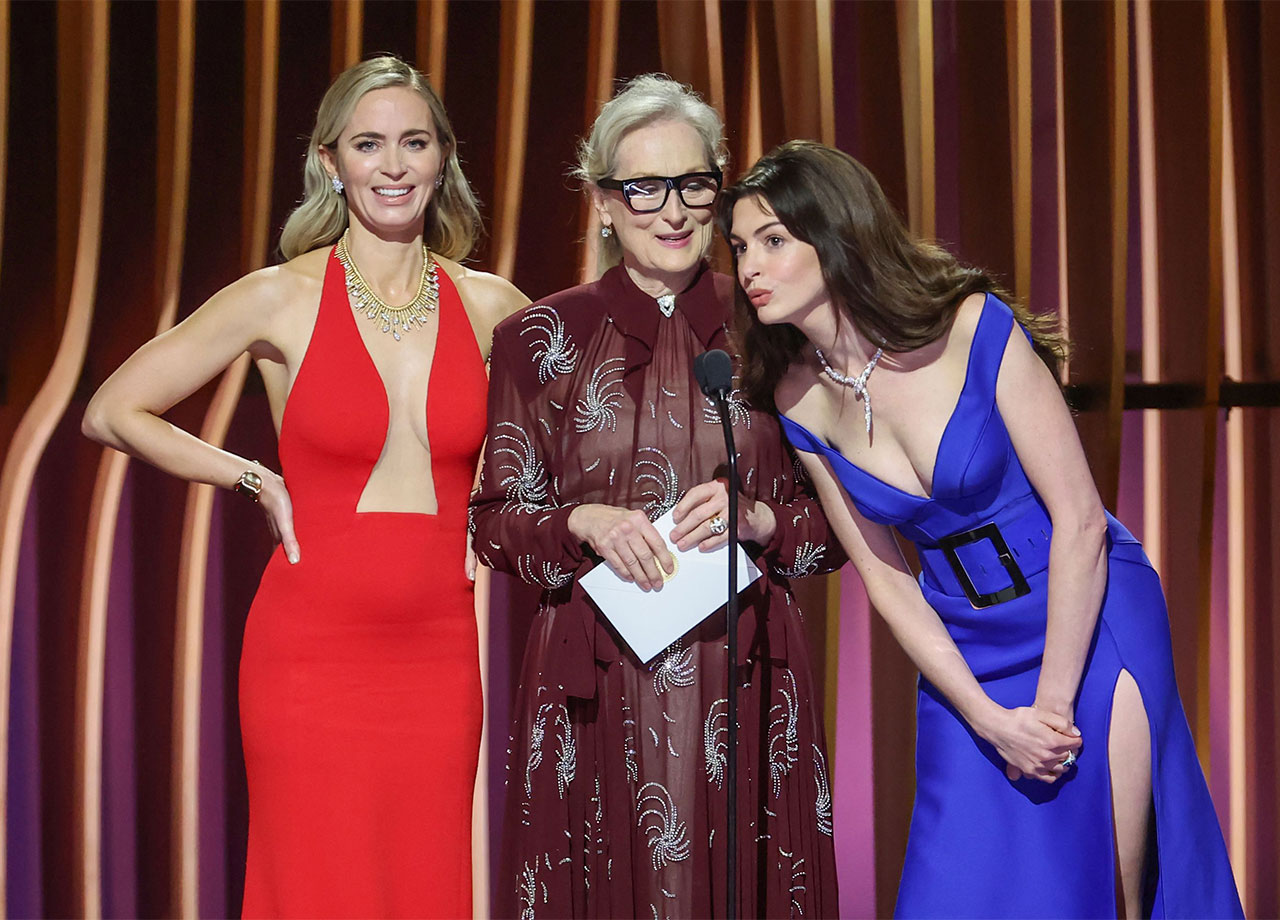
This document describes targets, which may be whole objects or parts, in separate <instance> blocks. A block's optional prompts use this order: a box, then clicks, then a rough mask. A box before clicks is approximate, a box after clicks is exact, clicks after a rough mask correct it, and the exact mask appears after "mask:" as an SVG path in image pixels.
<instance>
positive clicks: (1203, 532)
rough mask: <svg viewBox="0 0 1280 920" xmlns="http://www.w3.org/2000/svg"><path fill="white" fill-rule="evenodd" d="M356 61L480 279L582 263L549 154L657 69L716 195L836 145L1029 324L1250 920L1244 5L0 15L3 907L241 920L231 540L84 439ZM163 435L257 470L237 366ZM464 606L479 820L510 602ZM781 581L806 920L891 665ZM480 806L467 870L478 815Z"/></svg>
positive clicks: (869, 836)
mask: <svg viewBox="0 0 1280 920" xmlns="http://www.w3.org/2000/svg"><path fill="white" fill-rule="evenodd" d="M378 51H390V52H394V53H396V54H399V55H401V56H404V57H406V58H408V59H410V60H413V61H415V62H416V63H417V64H418V66H419V67H420V68H422V69H423V70H425V71H426V72H427V73H428V74H429V75H430V76H431V78H432V80H433V82H434V83H435V85H436V86H437V88H438V89H440V90H441V91H442V95H443V98H444V100H445V103H446V106H447V107H448V109H449V113H450V117H451V118H452V120H453V123H454V127H455V129H456V132H457V135H458V137H459V139H460V142H461V148H460V150H461V155H462V159H463V162H464V165H465V169H466V172H467V175H468V177H469V178H470V180H471V182H472V183H473V185H474V186H475V188H476V190H477V192H478V193H479V196H480V198H481V199H482V201H483V202H484V211H485V215H486V220H487V236H486V239H485V241H484V243H483V245H482V246H481V248H480V250H479V251H478V252H477V253H476V262H477V264H478V265H479V266H480V267H482V268H485V269H488V270H493V271H497V272H500V273H502V274H504V275H506V276H508V277H510V278H511V279H512V280H513V281H514V282H515V283H516V284H517V285H518V286H519V287H520V288H521V289H522V290H524V291H525V292H526V293H528V294H529V295H530V296H531V297H535V298H536V297H539V296H541V295H544V294H547V293H549V292H551V291H554V290H558V289H560V288H563V287H566V286H569V285H571V284H574V283H576V282H577V281H579V280H580V279H582V278H585V277H590V276H592V274H593V272H594V266H595V258H596V253H595V251H594V248H593V244H592V241H594V240H595V239H597V235H596V233H595V232H594V231H595V229H596V228H594V227H593V226H592V223H591V221H592V220H593V219H594V218H593V216H592V214H591V213H590V210H589V209H588V208H587V207H585V205H584V202H583V198H582V196H581V195H580V194H579V193H578V191H577V190H576V189H574V188H572V187H570V184H569V183H568V182H567V180H566V178H565V174H566V170H567V168H568V165H569V163H570V162H571V161H572V159H573V156H574V144H575V141H576V139H577V138H578V137H580V136H581V135H582V133H583V132H584V130H585V129H586V127H587V126H588V125H589V124H590V121H591V119H592V118H593V117H594V114H595V112H596V110H597V108H598V106H599V105H600V103H601V102H602V101H603V100H604V99H606V98H608V97H609V95H610V94H611V93H612V90H613V87H614V85H615V81H616V80H618V79H621V78H625V77H628V76H631V75H634V74H638V73H644V72H648V71H655V70H662V71H666V72H667V73H670V74H672V75H674V76H676V77H678V78H679V79H681V80H684V81H686V82H689V83H691V84H692V85H693V86H695V87H696V88H697V89H699V90H700V91H701V92H702V93H703V94H704V95H705V96H706V97H707V98H708V100H710V101H711V102H712V103H714V104H715V105H716V106H718V107H719V108H720V109H721V111H722V112H723V113H724V115H725V117H726V123H727V125H728V128H729V141H730V149H731V152H732V157H733V163H732V166H731V171H741V170H742V169H743V168H744V167H746V166H747V165H749V164H750V163H751V162H752V161H753V160H754V159H755V158H756V157H757V156H759V155H760V154H761V153H762V152H763V151H765V150H767V149H768V148H769V147H771V146H772V145H773V144H775V143H777V142H779V141H782V140H784V139H787V138H790V137H811V138H817V139H820V140H823V141H826V142H828V143H833V144H836V145H838V146H840V147H841V148H843V149H845V150H847V151H849V152H850V153H852V154H854V155H855V156H857V157H858V158H860V159H861V160H862V161H863V162H865V163H866V164H867V165H868V166H869V167H870V168H871V169H872V170H873V171H874V172H875V174H876V175H877V176H878V177H879V178H880V180H881V182H882V183H883V185H884V187H885V189H886V191H887V192H888V194H889V196H890V198H891V199H892V200H894V201H895V202H896V204H897V205H898V207H899V208H900V209H901V211H902V213H903V214H904V215H905V216H906V217H907V219H908V221H909V223H910V224H911V226H912V227H913V228H914V229H915V230H916V231H917V232H919V233H921V234H924V235H926V236H929V237H933V238H937V239H939V240H941V241H943V242H945V243H946V244H947V245H948V246H950V247H951V248H952V249H953V250H954V251H956V252H957V253H958V254H959V255H960V256H961V257H963V258H964V259H966V260H969V261H972V262H976V263H980V264H982V265H984V266H987V267H988V268H990V269H992V270H994V271H995V272H997V273H998V274H999V275H1000V276H1001V277H1002V278H1003V279H1004V280H1005V282H1006V283H1007V286H1008V287H1009V288H1010V289H1011V290H1012V291H1014V292H1015V294H1016V295H1017V296H1018V297H1020V298H1023V299H1024V300H1025V301H1026V302H1028V303H1029V304H1030V305H1031V306H1032V307H1033V308H1034V309H1038V310H1057V311H1058V312H1059V313H1060V314H1061V315H1062V317H1063V318H1064V320H1065V322H1066V324H1067V328H1068V331H1069V334H1070V336H1071V338H1072V340H1073V342H1074V345H1075V350H1074V354H1073V357H1072V359H1071V361H1070V365H1069V368H1068V370H1067V376H1066V380H1065V381H1064V382H1065V383H1066V384H1067V385H1068V392H1069V394H1070V397H1071V399H1072V400H1073V402H1074V404H1075V405H1076V406H1077V408H1078V413H1077V420H1078V425H1079V430H1080V433H1081V435H1082V437H1083V439H1084V442H1085V445H1086V449H1087V451H1088V454H1089V457H1090V460H1091V462H1092V465H1093V470H1094V474H1095V476H1096V479H1097V483H1098V486H1099V488H1100V490H1101V492H1102V495H1103V497H1104V500H1105V501H1106V503H1107V504H1108V506H1109V507H1111V508H1113V509H1115V510H1116V511H1117V512H1118V514H1119V516H1120V517H1121V518H1122V519H1123V520H1125V521H1126V522H1127V523H1128V525H1129V526H1130V527H1131V528H1132V529H1133V530H1134V531H1135V533H1137V534H1138V535H1139V536H1141V537H1142V539H1143V540H1144V541H1145V543H1146V546H1147V550H1148V553H1149V554H1150V556H1151V558H1152V560H1153V561H1154V563H1155V565H1156V567H1157V568H1158V569H1159V570H1160V573H1161V575H1162V576H1163V578H1164V582H1165V587H1166V591H1167V592H1168V597H1169V612H1170V618H1171V621H1172V628H1173V637H1174V648H1175V657H1176V666H1177V674H1178V680H1179V683H1180V686H1181V690H1182V694H1183V700H1184V702H1185V704H1186V707H1187V714H1188V718H1189V719H1190V721H1191V723H1192V727H1193V730H1194V732H1195V736H1196V740H1197V744H1198V747H1199V751H1200V755H1201V758H1202V762H1203V764H1204V766H1205V769H1206V773H1207V775H1208V776H1209V781H1210V787H1211V789H1212V792H1213V796H1214V800H1215V803H1216V805H1217V808H1218V814H1219V817H1220V818H1221V821H1222V825H1223V828H1224V831H1225V833H1226V836H1227V841H1228V845H1229V849H1230V853H1231V858H1232V862H1233V865H1234V868H1235V872H1236V877H1237V880H1238V882H1239V884H1240V888H1241V891H1242V894H1243V895H1244V899H1245V903H1246V909H1247V911H1248V913H1249V914H1250V915H1252V916H1277V915H1280V871H1278V866H1280V850H1278V847H1277V831H1278V825H1280V815H1278V814H1277V792H1278V791H1280V789H1278V784H1280V779H1278V777H1280V771H1278V770H1277V753H1278V751H1277V727H1278V723H1280V688H1278V686H1277V679H1276V664H1277V660H1278V656H1277V649H1278V643H1280V635H1278V630H1280V589H1278V587H1277V583H1276V579H1277V574H1276V573H1278V572H1280V528H1278V525H1277V516H1276V513H1275V512H1274V511H1273V507H1274V505H1275V503H1276V501H1277V500H1278V499H1280V412H1278V411H1277V407H1278V406H1280V302H1278V300H1277V298H1278V297H1280V225H1277V223H1276V222H1275V220H1274V219H1273V220H1270V221H1269V220H1268V216H1272V217H1274V215H1277V214H1280V5H1277V4H1272V3H1265V2H1257V0H1253V2H1229V3H1228V2H1223V0H1187V2H1176V3H1175V2H1164V0H1160V2H1152V0H1130V2H1123V0H1122V2H1113V3H1085V2H1063V0H1045V2H1034V3H1033V2H1029V0H998V2H987V3H973V2H958V0H919V2H901V3H893V2H886V0H866V2H857V3H853V2H834V0H772V2H771V0H660V2H655V0H628V2H626V3H622V2H619V0H594V2H588V0H503V2H491V0H417V2H408V0H406V2H388V0H366V2H360V0H332V2H329V0H294V2H288V3H283V2H279V0H250V2H212V0H201V2H193V0H166V2H159V3H124V2H114V3H113V2H109V0H66V2H59V3H53V2H23V3H14V2H10V0H0V190H2V194H0V915H3V916H12V917H28V916H45V915H48V916H76V915H80V916H88V917H102V916H108V917H115V916H120V917H124V916H169V915H177V916H182V917H197V916H208V917H218V916H228V915H235V914H236V913H237V911H238V910H239V903H240V895H241V887H242V881H243V866H244V850H245V838H246V823H247V804H246V799H245V782H244V774H243V765H242V762H241V754H240V748H239V736H238V727H237V726H238V721H237V713H236V669H237V660H238V656H239V647H240V639H241V635H242V632H243V628H244V618H245V613H246V611H247V609H248V606H249V602H250V600H251V598H252V595H253V592H254V590H255V587H256V584H257V579H258V575H259V573H260V571H261V569H262V566H263V565H264V563H265V560H266V557H267V555H268V552H269V549H270V545H269V538H268V536H267V532H266V528H265V527H264V526H263V522H262V520H261V517H260V515H259V514H258V512H257V510H256V509H255V508H252V507H250V506H249V505H248V503H245V502H243V501H241V500H238V498H237V497H235V496H230V495H228V494H226V493H221V492H215V491H214V490H213V489H211V488H209V487H205V486H188V485H186V484H185V483H180V482H177V481H174V480H172V479H169V478H168V477H165V476H163V475H161V474H159V473H156V472H155V471H153V470H151V469H149V468H148V467H146V466H144V465H142V464H139V463H136V462H131V461H130V460H129V459H128V458H126V457H125V456H123V455H122V454H119V453H116V452H114V451H111V450H103V449H102V448H100V447H98V446H97V445H94V444H91V443H90V442H89V441H87V440H86V439H84V438H83V437H81V435H80V433H79V425H80V416H81V414H82V412H83V410H84V407H85V404H86V401H87V400H88V398H89V396H90V395H91V394H92V393H93V391H94V390H95V389H96V387H97V386H98V385H99V384H101V382H102V381H103V380H104V379H105V378H106V376H107V375H108V374H109V373H110V372H111V371H112V370H113V369H114V368H115V367H116V366H117V365H118V364H119V363H120V362H121V361H122V360H124V358H125V357H126V356H127V355H128V354H129V353H130V352H132V351H133V350H134V349H135V348H137V347H138V346H139V345H140V344H142V343H143V342H144V341H146V340H147V339H148V338H150V337H151V336H153V335H155V334H156V333H157V332H158V331H162V330H164V329H166V328H168V327H169V326H171V325H173V324H174V323H175V322H178V321H179V320H181V319H182V317H184V316H185V315H187V314H188V313H189V312H190V311H191V310H193V309H194V308H195V307H196V306H197V305H199V304H200V303H201V302H202V301H203V300H204V299H206V298H207V297H208V296H209V295H211V294H212V293H213V292H214V291H216V290H217V289H219V288H220V287H222V286H223V285H225V284H227V283H228V282H230V281H231V280H233V279H234V278H236V277H237V276H239V275H241V274H243V273H245V272H247V271H250V270H252V269H255V268H258V267H261V266H263V265H267V264H270V263H272V262H274V261H277V260H278V258H279V256H278V252H277V248H276V247H277V243H278V237H279V229H280V227H281V225H282V224H283V221H284V218H285V215H286V214H287V213H288V211H289V210H290V208H291V207H292V206H293V204H294V203H295V202H296V200H297V199H298V198H299V197H300V194H301V182H300V175H301V166H302V157H303V153H304V150H305V137H306V136H307V135H308V133H309V131H310V127H311V124H312V119H313V117H314V114H315V110H316V106H317V104H318V102H319V99H320V96H321V95H322V93H323V92H324V89H325V87H326V85H327V84H328V81H329V80H330V78H331V77H332V76H333V75H334V74H335V73H337V72H338V71H340V70H342V69H343V68H344V67H346V66H347V65H348V64H350V63H352V62H354V61H356V60H358V59H359V58H361V57H362V56H364V55H366V54H370V53H373V52H378ZM724 255H725V253H724V249H723V247H722V246H721V247H720V248H719V250H718V253H717V257H718V258H720V259H721V260H723V258H724ZM722 264H723V263H722ZM169 417H170V418H171V419H172V420H173V421H174V422H175V423H177V424H179V425H181V426H183V427H185V428H187V429H189V430H192V431H196V432H199V433H200V434H201V436H202V437H204V438H206V439H207V440H210V441H212V442H215V443H220V444H225V445H226V446H227V447H228V448H230V449H233V450H235V451H237V452H239V453H241V454H243V455H245V456H253V457H258V458H261V459H262V460H263V461H264V462H266V463H268V464H272V465H274V464H275V463H276V458H275V455H274V446H273V445H274V437H273V433H272V426H271V420H270V416H269V413H268V410H267V405H266V399H265V396H264V393H263V388H262V385H261V382H260V380H258V378H257V376H256V372H255V371H252V370H251V369H250V367H249V364H248V361H247V359H241V360H240V361H239V362H237V363H236V364H235V365H233V366H232V367H231V368H229V369H228V370H227V371H226V372H225V373H224V374H223V375H222V376H221V377H220V378H219V379H217V380H215V381H213V382H212V383H210V384H209V385H208V386H206V387H205V388H203V389H202V390H201V391H199V392H198V393H196V394H195V395H194V396H192V397H191V398H190V399H188V400H186V401H185V402H184V403H183V404H181V405H180V406H178V407H176V408H175V409H174V410H173V411H172V412H171V413H170V416H169ZM369 564H376V560H370V561H369ZM491 591H492V608H493V618H492V623H491V629H490V630H489V636H488V643H489V668H488V677H489V693H490V700H491V716H490V721H491V725H492V730H491V731H490V733H489V738H490V739H491V740H490V741H489V742H488V749H489V752H490V756H489V757H488V759H487V764H486V766H485V769H486V770H487V777H488V779H489V781H490V784H489V785H490V793H489V797H488V799H487V800H485V801H482V802H481V806H487V809H488V813H489V814H492V815H500V814H501V811H500V808H501V796H502V783H503V777H504V768H503V757H504V754H505V749H506V744H505V738H506V725H505V723H506V717H507V712H508V707H509V697H510V693H511V685H512V674H513V672H514V670H515V668H517V667H518V665H519V658H520V655H521V653H522V649H523V641H524V638H523V631H524V629H525V628H526V627H527V622H528V616H529V609H530V605H531V598H530V593H529V591H528V589H526V588H524V587H522V586H520V585H518V584H515V583H513V582H511V581H510V580H507V579H505V578H497V577H495V578H494V579H493V581H492V585H491ZM800 593H801V596H802V602H803V603H804V604H805V609H806V610H808V611H810V613H809V617H808V628H809V630H810V634H811V638H812V640H813V642H814V643H815V645H816V647H817V648H818V649H820V650H821V654H819V655H817V656H816V660H817V666H818V668H819V670H820V673H819V675H818V678H819V682H820V684H821V685H822V686H823V687H824V688H825V711H826V716H827V728H828V733H829V738H830V743H831V747H832V755H833V786H834V797H835V809H836V838H837V839H836V843H837V853H838V858H839V860H840V867H841V877H840V885H841V902H842V913H843V914H844V915H846V916H850V917H856V916H872V915H884V914H886V913H888V912H890V911H891V910H892V904H893V899H894V894H895V889H896V884H897V875H898V872H899V869H900V866H901V861H902V854H903V850H904V847H905V843H906V830H907V822H908V819H909V816H910V809H911V793H912V783H913V777H912V741H913V733H914V726H913V718H912V712H913V707H914V672H913V670H912V668H911V665H910V663H909V662H908V661H907V660H906V659H905V658H904V657H903V655H902V654H901V652H900V651H899V650H898V649H897V647H896V645H895V643H894V642H893V640H892V638H891V637H890V636H889V634H888V632H887V630H886V629H885V628H884V627H883V625H882V624H881V623H880V621H879V619H878V618H877V617H876V616H875V615H874V614H873V611H871V610H870V609H869V607H868V604H867V601H866V598H865V595H864V594H863V592H862V589H861V586H860V584H859V583H858V579H857V576H856V575H855V574H853V573H852V572H850V571H848V570H846V571H844V572H842V573H839V574H838V575H835V576H832V577H830V578H828V579H822V580H813V581H810V582H809V583H807V584H804V585H802V586H801V588H800ZM478 813H479V815H480V822H479V824H478V832H477V852H478V853H479V854H481V855H482V856H483V855H485V854H486V853H487V852H496V848H497V845H498V841H499V839H500V834H501V827H500V824H501V822H500V820H496V819H495V820H488V819H487V818H486V816H485V808H484V807H481V809H480V810H479V812H478ZM486 862H487V861H486V860H484V859H481V860H478V863H477V867H478V868H477V875H478V883H477V885H478V890H479V891H480V892H481V893H482V894H483V892H484V891H485V890H486V886H489V885H493V884H497V883H498V882H499V880H496V879H491V878H489V877H488V875H487V872H488V869H487V865H486ZM485 903H486V902H485V900H484V898H483V896H482V897H481V898H480V899H479V900H478V901H477V904H478V906H479V908H480V909H481V910H483V908H484V906H485Z"/></svg>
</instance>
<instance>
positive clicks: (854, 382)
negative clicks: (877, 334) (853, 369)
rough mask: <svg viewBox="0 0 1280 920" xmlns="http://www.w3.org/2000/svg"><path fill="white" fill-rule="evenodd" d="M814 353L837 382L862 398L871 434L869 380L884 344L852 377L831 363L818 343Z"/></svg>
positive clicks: (856, 397)
mask: <svg viewBox="0 0 1280 920" xmlns="http://www.w3.org/2000/svg"><path fill="white" fill-rule="evenodd" d="M813 350H814V353H815V354H817V356H818V360H819V361H820V362H822V371H823V373H825V374H826V375H827V376H828V377H830V378H831V379H832V380H834V381H835V382H836V383H838V384H840V385H841V386H842V387H848V388H849V389H851V390H853V396H854V398H855V399H861V400H862V412H863V416H864V417H865V418H866V420H867V434H871V394H870V393H868V392H867V380H868V379H869V378H870V377H871V372H872V371H873V370H875V369H876V364H877V362H879V360H880V356H881V355H883V354H884V346H883V345H881V346H880V347H879V348H877V349H876V353H875V354H874V355H872V356H871V360H870V361H868V362H867V366H866V367H864V368H863V369H862V373H861V374H859V375H858V376H857V377H850V376H849V375H847V374H842V373H840V372H839V371H838V370H836V369H835V368H834V367H832V366H831V365H830V364H828V363H827V356H826V355H824V354H823V353H822V349H821V348H819V347H818V346H817V345H815V346H813Z"/></svg>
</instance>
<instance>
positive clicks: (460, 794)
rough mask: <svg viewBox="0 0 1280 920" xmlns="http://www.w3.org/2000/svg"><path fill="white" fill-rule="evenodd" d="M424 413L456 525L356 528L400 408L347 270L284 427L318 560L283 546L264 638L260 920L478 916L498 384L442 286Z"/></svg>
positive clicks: (254, 828) (252, 862) (330, 298)
mask: <svg viewBox="0 0 1280 920" xmlns="http://www.w3.org/2000/svg"><path fill="white" fill-rule="evenodd" d="M438 275H439V280H440V307H439V312H438V318H439V331H438V338H437V342H436V348H435V357H434V360H433V363H432V367H431V375H430V379H429V385H428V390H429V393H430V396H429V398H428V400H427V405H426V407H425V411H426V413H427V432H428V439H429V443H430V447H431V453H430V456H429V458H428V457H426V456H424V458H423V462H424V463H427V462H429V463H430V464H431V470H432V474H433V476H434V480H435V489H436V497H437V502H438V505H439V511H438V513H437V514H434V515H428V514H418V513H401V512H383V511H377V512H361V513H357V512H356V506H357V503H358V502H359V500H360V495H361V493H362V491H363V490H364V487H365V483H366V482H367V481H368V479H369V475H370V473H371V472H372V470H373V468H374V466H375V464H376V463H377V461H378V458H379V456H380V455H381V452H382V447H383V442H384V440H385V438H386V433H387V424H388V408H387V394H386V390H385V388H384V386H383V384H382V378H381V377H380V376H379V374H378V371H377V368H376V367H375V366H374V363H373V360H372V358H370V356H369V353H368V351H367V349H366V348H365V346H364V343H363V341H362V340H361V338H360V333H359V330H358V328H357V326H356V323H357V322H366V321H367V320H365V319H364V318H363V317H358V316H356V315H355V314H354V312H353V311H352V308H351V306H350V304H349V303H348V300H347V294H346V290H345V285H344V276H343V270H342V266H341V264H340V263H339V262H338V260H337V259H336V258H334V257H333V256H332V255H330V257H329V263H328V268H327V271H326V272H325V278H324V289H323V292H322V294H321V296H320V311H319V315H318V316H317V318H316V324H315V329H314V331H313V332H312V336H311V342H310V344H309V345H308V347H307V353H306V357H305V359H304V361H303V364H302V367H301V369H300V370H299V372H298V375H297V378H296V380H295V382H294V384H293V389H292V391H291V392H290V394H289V400H288V406H287V408H286V411H285V413H284V418H283V420H282V422H281V426H280V427H281V430H280V462H281V465H282V466H283V468H284V476H285V481H286V482H287V483H288V486H289V492H290V495H291V496H292V499H293V510H294V523H295V528H296V532H297V535H298V541H299V544H300V546H301V550H302V559H301V562H299V563H298V564H297V565H290V564H289V563H288V560H286V559H285V557H284V554H283V552H282V551H281V550H280V549H279V548H277V550H276V552H275V554H274V555H273V556H272V557H271V561H270V562H269V563H268V565H267V568H266V571H265V573H264V574H263V576H262V582H261V584H260V586H259V588H258V593H257V595H256V597H255V598H254V602H253V606H252V608H251V610H250V611H249V619H248V624H247V626H246V628H245V636H244V651H243V654H242V656H241V660H240V719H241V729H242V732H243V737H244V756H245V766H246V768H247V771H248V778H249V850H248V866H247V872H246V879H245V896H244V916H246V917H258V916H299V917H301V916H306V917H324V916H348V917H350V916H360V917H390V916H414V917H428V916H432V917H434V916H445V917H458V916H467V917H469V916H471V800H472V790H473V785H474V779H475V775H476V762H477V757H478V752H479V744H480V722H481V708H482V704H481V695H480V671H479V658H478V650H477V635H476V620H475V613H474V595H473V593H472V589H471V585H470V583H469V582H468V581H467V580H466V577H465V575H464V571H463V555H464V552H465V539H466V528H467V499H468V495H469V493H470V491H471V485H472V481H473V477H474V475H475V468H476V460H477V457H478V456H479V451H480V447H481V443H482V442H483V439H484V432H485V424H484V421H485V394H486V389H487V380H486V376H485V372H484V363H483V359H482V358H481V355H480V351H479V349H478V347H477V345H476V340H475V336H474V334H473V332H472V329H471V325H470V322H469V320H468V317H467V314H466V311H465V310H464V309H463V306H462V302H461V300H460V299H459V297H458V292H457V290H456V289H455V288H454V286H453V284H452V282H451V281H450V279H449V277H448V275H447V274H446V273H445V272H444V271H443V270H440V271H439V272H438Z"/></svg>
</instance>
